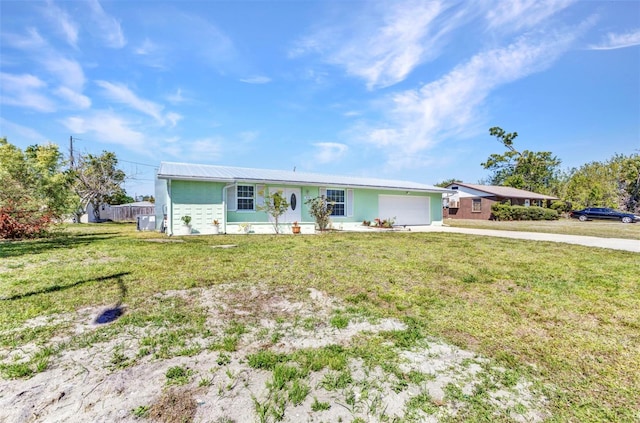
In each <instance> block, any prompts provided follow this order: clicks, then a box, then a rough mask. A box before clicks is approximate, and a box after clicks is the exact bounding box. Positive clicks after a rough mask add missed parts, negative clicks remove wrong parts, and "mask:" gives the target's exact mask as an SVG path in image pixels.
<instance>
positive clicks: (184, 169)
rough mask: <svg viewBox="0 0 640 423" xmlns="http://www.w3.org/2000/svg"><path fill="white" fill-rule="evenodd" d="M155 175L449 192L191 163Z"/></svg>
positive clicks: (368, 180) (413, 185) (162, 165)
mask: <svg viewBox="0 0 640 423" xmlns="http://www.w3.org/2000/svg"><path fill="white" fill-rule="evenodd" d="M157 176H158V178H159V179H174V180H194V181H219V182H227V183H235V182H251V183H258V182H262V183H271V184H273V183H279V184H283V185H294V184H296V185H298V184H303V185H318V186H328V187H360V188H378V189H397V190H411V191H423V192H441V193H445V192H451V190H448V189H445V188H439V187H435V186H433V185H427V184H420V183H418V182H411V181H396V180H388V179H376V178H362V177H354V176H339V175H326V174H320V173H308V172H295V171H286V170H271V169H253V168H243V167H230V166H216V165H204V164H193V163H174V162H161V163H160V169H159V170H158V174H157Z"/></svg>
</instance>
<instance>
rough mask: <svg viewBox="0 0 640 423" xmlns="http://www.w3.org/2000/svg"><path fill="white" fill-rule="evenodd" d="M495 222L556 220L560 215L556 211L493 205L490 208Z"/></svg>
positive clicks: (500, 204) (533, 207)
mask: <svg viewBox="0 0 640 423" xmlns="http://www.w3.org/2000/svg"><path fill="white" fill-rule="evenodd" d="M491 211H492V212H493V214H492V218H493V219H495V220H557V219H558V218H560V214H558V212H557V211H556V210H552V209H546V208H544V207H536V206H531V207H523V206H512V205H509V204H502V203H495V204H493V205H492V206H491Z"/></svg>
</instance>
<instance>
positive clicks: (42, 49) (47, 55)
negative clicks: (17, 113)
mask: <svg viewBox="0 0 640 423" xmlns="http://www.w3.org/2000/svg"><path fill="white" fill-rule="evenodd" d="M3 38H4V40H5V42H7V44H8V45H10V46H11V47H12V48H16V49H20V50H21V51H23V52H26V53H29V56H28V57H30V60H31V61H33V62H34V63H35V64H36V66H33V69H34V71H35V72H37V73H38V75H37V76H36V75H30V76H31V77H32V78H22V79H21V82H22V84H18V85H17V86H15V87H11V88H10V90H11V91H13V92H14V93H15V92H21V93H22V96H21V97H22V98H23V100H25V104H24V107H29V108H33V109H34V110H39V111H43V110H46V111H54V110H55V109H56V108H58V106H59V107H64V108H69V107H71V108H80V109H85V108H88V107H89V106H90V105H91V101H90V99H89V98H88V97H87V96H85V95H84V94H83V93H82V91H83V89H84V85H85V82H86V78H85V74H84V70H83V69H82V66H81V65H80V63H79V62H77V61H75V60H72V59H69V58H67V57H64V56H63V55H61V54H60V53H59V52H58V51H57V50H56V49H55V48H53V47H52V46H51V45H50V44H49V43H48V42H47V41H46V40H45V39H44V38H43V37H42V36H41V35H40V34H39V32H38V31H37V30H36V29H33V28H28V29H27V30H26V34H25V35H19V34H5V35H4V37H3ZM33 78H37V79H38V80H40V84H35V82H34V80H33ZM45 80H46V81H48V84H46V85H47V87H50V88H51V90H50V91H47V90H46V89H45V86H44V85H42V84H44V81H45ZM34 84H35V85H34ZM36 85H37V86H36ZM56 85H57V87H56ZM54 87H56V88H54ZM36 88H37V89H38V90H40V91H39V92H36ZM36 94H37V96H35V95H36ZM50 94H55V95H56V96H58V97H59V98H61V99H63V100H64V103H62V104H60V105H56V102H55V101H54V100H53V97H49V95H50ZM34 96H35V97H34ZM36 102H42V105H40V106H38V104H37V103H36Z"/></svg>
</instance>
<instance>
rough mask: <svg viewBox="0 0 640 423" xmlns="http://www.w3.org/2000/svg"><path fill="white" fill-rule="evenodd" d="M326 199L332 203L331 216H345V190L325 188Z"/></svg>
mask: <svg viewBox="0 0 640 423" xmlns="http://www.w3.org/2000/svg"><path fill="white" fill-rule="evenodd" d="M327 201H328V202H329V203H333V210H332V211H331V216H346V213H345V211H346V207H345V204H346V203H345V192H344V190H343V189H327Z"/></svg>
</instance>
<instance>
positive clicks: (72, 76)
mask: <svg viewBox="0 0 640 423" xmlns="http://www.w3.org/2000/svg"><path fill="white" fill-rule="evenodd" d="M40 62H41V63H42V65H43V66H44V67H45V68H46V69H47V70H48V71H49V72H50V73H51V74H52V75H54V76H55V77H56V78H57V79H58V80H59V81H60V83H61V84H62V85H64V86H65V87H68V88H70V89H72V90H74V91H82V88H83V87H84V84H85V82H86V79H85V76H84V71H83V70H82V66H80V64H79V63H78V62H76V61H75V60H71V59H65V58H64V57H61V56H59V55H56V54H54V53H53V52H51V54H49V55H47V56H43V57H41V58H40Z"/></svg>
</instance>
